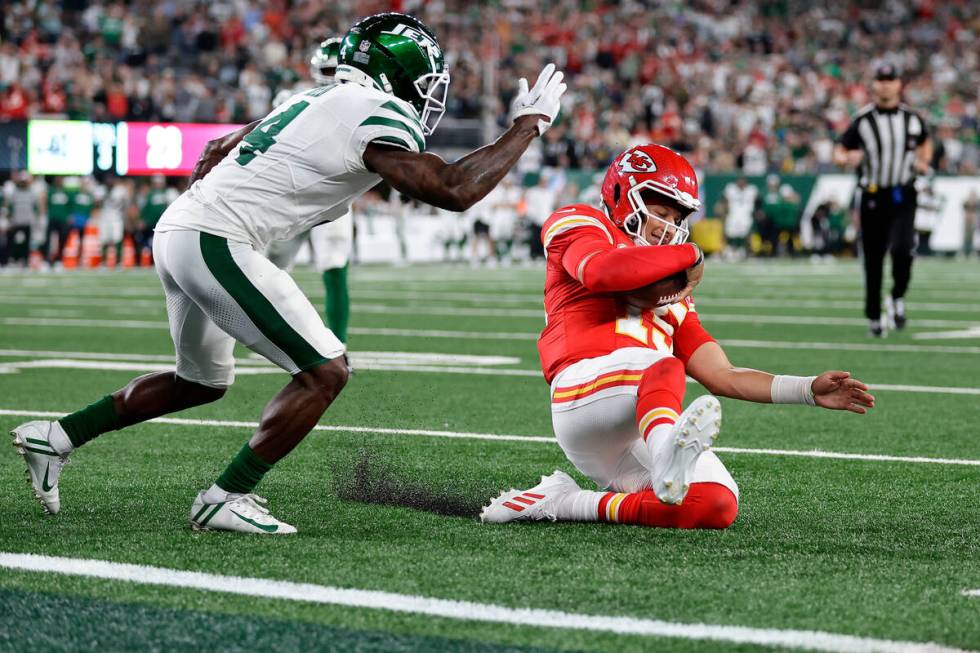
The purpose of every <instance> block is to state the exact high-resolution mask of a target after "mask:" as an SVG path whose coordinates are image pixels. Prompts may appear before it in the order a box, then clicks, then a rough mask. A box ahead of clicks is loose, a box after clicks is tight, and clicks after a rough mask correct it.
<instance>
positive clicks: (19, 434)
mask: <svg viewBox="0 0 980 653" xmlns="http://www.w3.org/2000/svg"><path fill="white" fill-rule="evenodd" d="M55 424H57V423H56V422H43V421H37V422H27V423H26V424H21V425H20V426H18V427H16V428H15V429H14V430H13V431H11V432H10V436H11V437H12V438H13V445H14V448H16V449H17V452H18V453H20V455H22V456H23V457H24V462H25V463H26V464H27V480H28V481H29V482H30V484H31V489H33V490H34V496H35V497H36V498H37V500H38V501H40V502H41V507H42V508H44V512H46V513H48V514H49V515H57V514H58V511H59V510H61V495H60V493H59V492H58V478H59V477H60V476H61V468H62V467H64V466H65V464H66V463H67V462H68V454H59V453H58V452H57V451H55V450H54V447H52V446H51V440H50V436H51V429H52V427H53V426H54V425H55Z"/></svg>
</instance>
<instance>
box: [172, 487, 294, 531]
mask: <svg viewBox="0 0 980 653" xmlns="http://www.w3.org/2000/svg"><path fill="white" fill-rule="evenodd" d="M265 503H266V500H265V499H263V498H262V497H260V496H257V495H255V494H230V495H228V499H227V500H225V501H219V502H218V503H205V502H204V492H203V491H202V492H201V493H199V494H198V495H197V498H196V499H194V503H193V505H191V515H190V516H191V528H193V529H194V530H196V531H238V532H239V533H261V534H264V535H288V534H290V533H295V532H296V527H295V526H291V525H290V524H287V523H286V522H282V521H279V520H278V519H276V518H275V517H273V516H272V515H270V514H269V509H268V508H266V507H265V506H264V505H263V504H265Z"/></svg>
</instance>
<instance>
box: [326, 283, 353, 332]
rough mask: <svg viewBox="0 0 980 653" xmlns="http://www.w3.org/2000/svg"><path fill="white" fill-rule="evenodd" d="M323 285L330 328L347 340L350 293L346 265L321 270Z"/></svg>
mask: <svg viewBox="0 0 980 653" xmlns="http://www.w3.org/2000/svg"><path fill="white" fill-rule="evenodd" d="M323 287H324V289H325V290H326V293H327V300H326V302H325V303H326V311H325V312H326V315H327V324H328V325H329V326H330V330H331V331H333V332H334V334H335V335H336V336H337V337H338V338H340V341H341V342H344V343H346V342H347V323H348V322H349V321H350V295H349V294H348V292H347V266H346V265H345V266H344V267H342V268H334V269H332V270H324V271H323Z"/></svg>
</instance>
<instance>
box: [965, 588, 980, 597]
mask: <svg viewBox="0 0 980 653" xmlns="http://www.w3.org/2000/svg"><path fill="white" fill-rule="evenodd" d="M960 594H962V595H963V596H966V597H970V598H974V597H980V590H963V591H962V592H960Z"/></svg>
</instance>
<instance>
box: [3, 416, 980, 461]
mask: <svg viewBox="0 0 980 653" xmlns="http://www.w3.org/2000/svg"><path fill="white" fill-rule="evenodd" d="M64 415H65V413H58V412H52V411H24V410H15V409H7V408H3V409H0V416H10V417H51V418H59V417H63V416H64ZM150 422H151V423H156V424H174V425H177V426H207V427H216V428H242V429H256V428H258V426H259V423H258V422H245V421H229V420H215V419H187V418H181V417H158V418H156V419H153V420H150ZM313 430H314V431H327V432H338V433H368V434H376V435H416V436H426V437H436V438H449V439H457V440H487V441H499V442H531V443H536V444H547V445H554V444H556V442H555V439H554V437H551V436H541V435H501V434H497V433H474V432H466V431H438V430H430V429H393V428H387V427H372V426H336V425H326V424H318V425H316V426H314V427H313ZM712 449H713V450H714V451H720V452H722V453H733V454H748V455H758V456H789V457H797V458H830V459H836V460H864V461H872V462H891V463H915V464H920V463H921V464H934V465H965V466H968V467H980V460H968V459H957V458H928V457H924V456H889V455H886V454H865V453H845V452H836V451H819V450H813V451H798V450H792V449H743V448H739V447H712Z"/></svg>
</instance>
